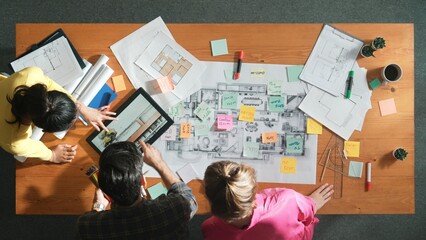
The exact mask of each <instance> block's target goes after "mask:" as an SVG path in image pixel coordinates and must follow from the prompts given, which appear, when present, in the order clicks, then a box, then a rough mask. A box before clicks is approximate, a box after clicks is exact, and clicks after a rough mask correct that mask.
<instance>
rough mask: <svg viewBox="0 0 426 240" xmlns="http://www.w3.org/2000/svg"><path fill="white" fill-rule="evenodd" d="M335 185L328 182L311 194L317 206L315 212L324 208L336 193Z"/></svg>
mask: <svg viewBox="0 0 426 240" xmlns="http://www.w3.org/2000/svg"><path fill="white" fill-rule="evenodd" d="M333 187H334V186H333V185H328V183H326V184H324V185H322V186H321V187H319V188H317V189H316V190H315V191H314V192H313V193H311V195H309V197H311V198H312V199H314V202H315V205H316V207H317V209H316V211H315V212H317V211H318V210H319V209H320V208H322V207H323V206H324V205H325V204H326V203H327V202H328V201H329V200H330V199H331V195H332V194H333V193H334V190H333Z"/></svg>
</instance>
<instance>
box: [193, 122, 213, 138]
mask: <svg viewBox="0 0 426 240" xmlns="http://www.w3.org/2000/svg"><path fill="white" fill-rule="evenodd" d="M212 124H213V123H212V122H210V121H206V122H197V123H195V124H194V135H195V136H207V135H209V133H210V129H211V126H212Z"/></svg>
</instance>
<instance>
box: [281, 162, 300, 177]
mask: <svg viewBox="0 0 426 240" xmlns="http://www.w3.org/2000/svg"><path fill="white" fill-rule="evenodd" d="M296 165H297V159H296V158H281V168H280V171H281V173H287V174H295V173H296Z"/></svg>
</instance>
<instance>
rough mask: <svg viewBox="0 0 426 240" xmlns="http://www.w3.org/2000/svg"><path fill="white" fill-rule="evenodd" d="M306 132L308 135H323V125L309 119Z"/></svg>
mask: <svg viewBox="0 0 426 240" xmlns="http://www.w3.org/2000/svg"><path fill="white" fill-rule="evenodd" d="M306 125H307V126H306V128H307V129H306V132H307V133H308V134H322V125H321V123H319V122H317V121H316V120H315V119H313V118H308V122H307V124H306Z"/></svg>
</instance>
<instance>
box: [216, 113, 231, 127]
mask: <svg viewBox="0 0 426 240" xmlns="http://www.w3.org/2000/svg"><path fill="white" fill-rule="evenodd" d="M233 127H234V122H233V120H232V115H227V114H218V115H217V129H222V130H231V129H232V128H233Z"/></svg>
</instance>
